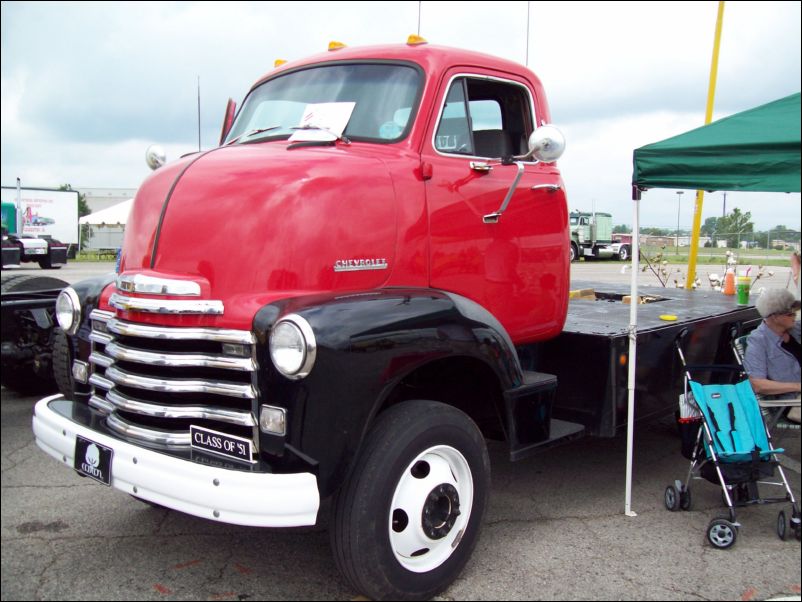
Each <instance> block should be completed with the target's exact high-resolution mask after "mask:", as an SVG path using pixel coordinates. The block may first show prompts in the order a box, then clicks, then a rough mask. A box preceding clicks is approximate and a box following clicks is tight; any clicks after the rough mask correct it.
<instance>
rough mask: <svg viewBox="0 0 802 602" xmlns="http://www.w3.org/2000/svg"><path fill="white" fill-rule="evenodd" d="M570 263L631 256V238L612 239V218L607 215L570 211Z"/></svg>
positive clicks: (619, 237) (623, 258) (622, 258)
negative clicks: (581, 258)
mask: <svg viewBox="0 0 802 602" xmlns="http://www.w3.org/2000/svg"><path fill="white" fill-rule="evenodd" d="M568 223H569V230H570V232H571V243H570V249H569V254H570V257H571V261H578V260H579V258H580V257H584V258H586V259H620V260H621V261H627V260H628V259H629V258H630V256H631V252H632V251H631V249H632V247H631V243H632V237H631V236H616V237H615V239H614V237H613V216H612V215H610V214H609V213H598V212H593V213H584V212H582V211H572V212H571V213H570V214H569V215H568Z"/></svg>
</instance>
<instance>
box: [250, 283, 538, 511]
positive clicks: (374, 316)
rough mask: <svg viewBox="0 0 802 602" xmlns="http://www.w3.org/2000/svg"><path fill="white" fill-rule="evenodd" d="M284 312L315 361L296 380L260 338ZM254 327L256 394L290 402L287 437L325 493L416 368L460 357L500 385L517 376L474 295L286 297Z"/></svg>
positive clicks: (494, 324) (502, 335) (423, 292)
mask: <svg viewBox="0 0 802 602" xmlns="http://www.w3.org/2000/svg"><path fill="white" fill-rule="evenodd" d="M290 313H293V314H298V315H300V316H302V317H303V318H304V319H305V320H307V322H309V324H310V325H311V327H312V330H313V332H314V335H315V339H316V343H317V359H316V362H315V365H314V367H313V368H312V370H311V372H310V374H309V375H308V376H307V377H306V378H304V379H302V380H298V381H291V380H288V379H287V378H285V377H283V376H281V375H280V374H279V373H278V372H277V371H276V370H275V368H273V366H272V362H271V360H270V356H269V350H268V344H267V343H268V340H269V333H270V330H271V328H272V327H273V325H274V324H275V323H276V322H277V321H279V320H280V319H281V317H282V316H284V315H287V314H290ZM254 331H255V333H256V335H257V339H258V340H259V341H260V343H262V344H261V345H260V346H259V347H260V352H259V353H260V357H259V360H260V365H261V366H263V369H262V372H261V374H260V379H261V383H260V385H261V387H260V388H261V391H262V399H263V400H264V401H265V403H268V404H271V405H277V406H281V407H286V408H287V412H288V433H287V437H286V440H285V442H284V443H285V444H286V445H287V446H289V447H290V448H291V449H292V450H294V451H296V452H300V453H301V454H302V455H303V456H305V457H307V458H310V459H312V460H313V461H314V462H316V463H317V468H318V476H319V487H320V489H321V493H322V494H323V495H327V494H329V493H332V492H333V491H334V490H335V489H336V487H337V486H338V485H339V483H341V482H342V480H343V479H344V477H345V474H346V472H347V470H348V466H349V465H350V462H351V460H352V459H353V458H354V456H355V454H356V453H357V452H358V450H359V447H360V445H361V442H362V440H363V439H364V437H365V435H366V433H367V431H368V429H369V427H370V424H371V422H372V419H373V418H374V417H375V415H376V413H377V412H378V411H379V410H380V408H381V407H382V406H383V404H384V403H385V401H386V400H387V398H388V396H389V395H390V394H391V392H392V391H393V389H394V387H395V386H396V385H397V384H398V383H399V382H401V381H402V380H403V379H404V378H405V377H406V376H407V375H409V374H410V373H412V372H413V371H415V370H417V369H419V368H421V367H423V366H426V365H428V364H431V363H433V362H436V361H439V360H443V359H448V358H455V357H464V358H471V359H472V360H476V361H478V362H481V363H482V364H484V365H486V366H487V367H488V368H489V369H490V370H491V371H492V372H493V373H494V374H495V376H496V378H497V380H498V382H499V385H500V388H501V390H508V389H512V388H514V387H517V386H519V385H520V384H521V382H522V373H521V368H520V365H519V363H518V359H517V355H516V353H515V349H514V347H513V344H512V341H511V340H510V338H509V336H508V335H507V333H506V332H505V330H504V328H503V327H502V326H501V324H500V323H499V322H498V321H497V320H496V319H495V318H494V317H493V316H492V315H491V314H490V313H489V312H487V311H486V310H485V309H484V308H482V307H481V306H479V305H477V304H476V303H474V302H472V301H470V300H468V299H465V298H463V297H460V296H458V295H454V294H451V293H445V292H442V291H435V290H429V289H386V290H381V291H371V292H363V293H352V294H347V295H339V296H314V297H303V298H297V299H289V300H284V301H281V302H277V303H273V304H271V305H268V306H266V307H264V308H263V309H262V310H260V311H259V312H258V313H257V315H256V317H255V319H254ZM265 437H266V436H264V435H263V441H264V439H265ZM267 438H268V441H264V442H265V444H266V445H265V447H266V448H268V449H269V448H270V446H271V445H270V441H269V436H267Z"/></svg>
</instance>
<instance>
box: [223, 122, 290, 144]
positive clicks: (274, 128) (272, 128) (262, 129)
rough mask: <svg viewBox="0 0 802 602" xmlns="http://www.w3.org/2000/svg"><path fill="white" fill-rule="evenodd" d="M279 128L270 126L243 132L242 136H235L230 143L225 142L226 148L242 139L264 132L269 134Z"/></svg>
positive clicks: (278, 126)
mask: <svg viewBox="0 0 802 602" xmlns="http://www.w3.org/2000/svg"><path fill="white" fill-rule="evenodd" d="M280 127H281V126H280V125H271V126H270V127H269V128H256V129H253V130H250V131H249V132H245V133H244V134H240V135H239V136H237V137H236V138H234V139H233V140H231V141H230V142H226V146H231V145H232V144H234V143H235V142H237V141H239V140H241V139H243V138H250V137H251V136H255V135H256V134H262V133H264V132H269V131H271V130H277V129H279V128H280Z"/></svg>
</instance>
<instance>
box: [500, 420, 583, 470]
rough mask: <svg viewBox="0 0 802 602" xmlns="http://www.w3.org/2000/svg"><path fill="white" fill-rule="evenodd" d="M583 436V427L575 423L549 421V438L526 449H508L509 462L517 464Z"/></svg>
mask: <svg viewBox="0 0 802 602" xmlns="http://www.w3.org/2000/svg"><path fill="white" fill-rule="evenodd" d="M584 435H585V427H584V426H583V425H581V424H577V423H576V422H566V421H565V420H557V419H556V418H552V419H551V425H550V427H549V438H548V439H546V440H545V441H540V442H539V443H533V444H531V445H528V446H526V447H519V448H518V449H515V450H513V449H510V461H512V462H517V461H518V460H523V459H524V458H528V457H529V456H533V455H535V454H536V453H539V452H542V451H545V450H547V449H549V448H551V447H555V446H557V445H561V444H563V443H568V442H569V441H573V440H574V439H579V438H580V437H583V436H584Z"/></svg>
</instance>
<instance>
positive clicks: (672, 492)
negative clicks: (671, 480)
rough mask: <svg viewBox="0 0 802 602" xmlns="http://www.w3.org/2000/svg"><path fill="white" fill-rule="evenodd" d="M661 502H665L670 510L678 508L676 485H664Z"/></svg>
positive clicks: (678, 498)
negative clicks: (664, 489)
mask: <svg viewBox="0 0 802 602" xmlns="http://www.w3.org/2000/svg"><path fill="white" fill-rule="evenodd" d="M663 502H664V503H665V505H666V509H667V510H670V511H671V512H676V511H677V510H679V507H680V497H679V492H678V491H677V488H676V487H674V486H673V485H669V486H668V487H666V491H665V494H663Z"/></svg>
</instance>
